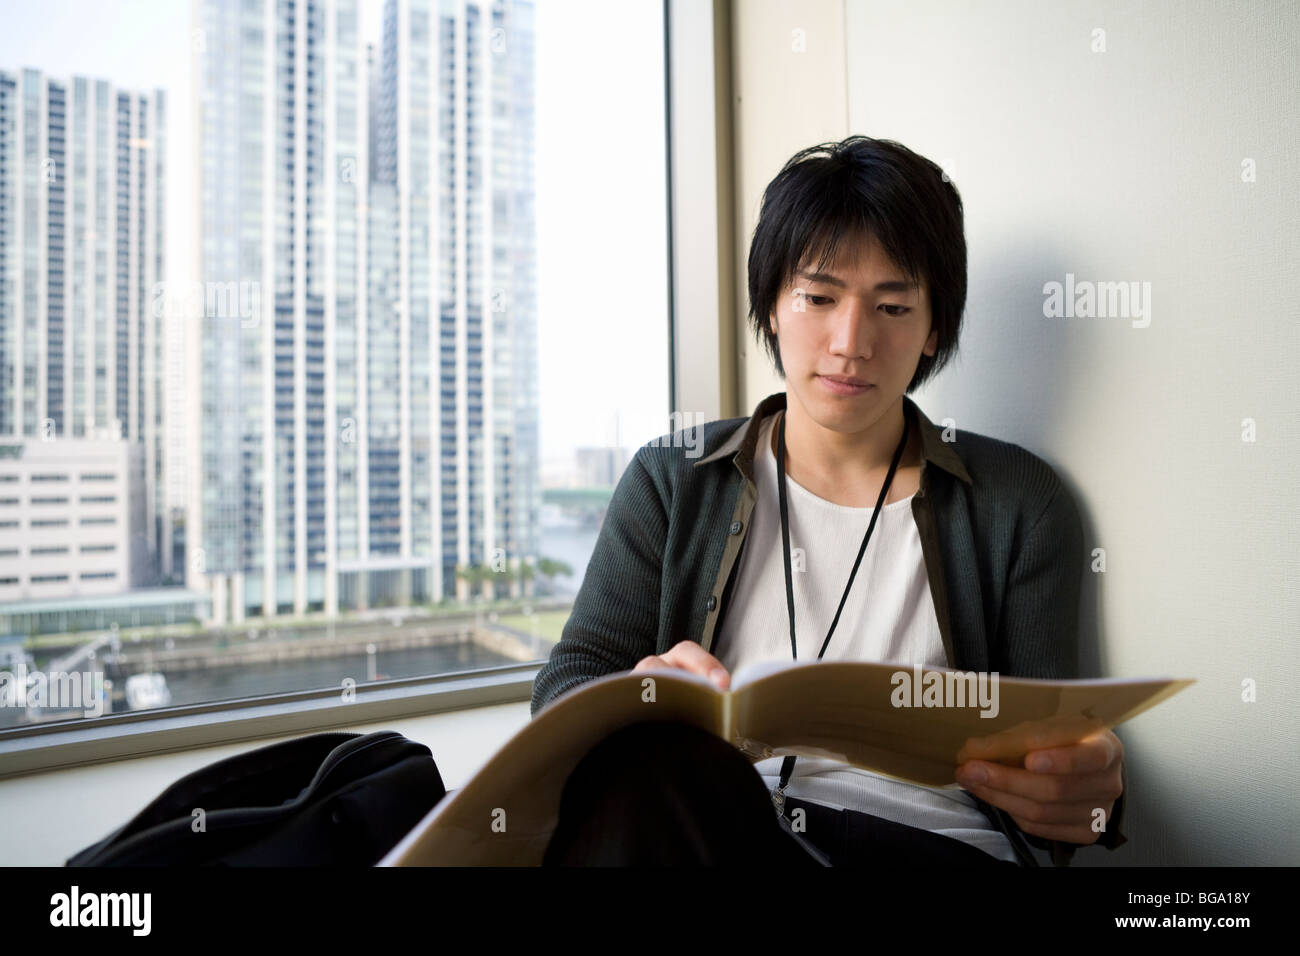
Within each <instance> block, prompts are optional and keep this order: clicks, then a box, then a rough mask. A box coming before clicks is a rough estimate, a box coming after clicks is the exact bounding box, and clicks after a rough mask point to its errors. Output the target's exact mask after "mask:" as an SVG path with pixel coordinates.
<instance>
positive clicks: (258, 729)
mask: <svg viewBox="0 0 1300 956" xmlns="http://www.w3.org/2000/svg"><path fill="white" fill-rule="evenodd" d="M541 666H542V665H541V663H540V662H537V661H534V662H531V663H527V664H510V665H507V666H503V667H488V668H483V669H481V670H475V671H469V672H463V673H456V674H445V675H440V676H435V677H412V678H403V679H399V680H388V681H378V682H375V683H370V684H358V685H357V687H356V688H355V694H354V697H353V699H352V700H351V701H350V702H346V703H345V702H344V701H343V700H342V696H341V691H340V689H339V688H327V689H324V690H317V691H298V692H294V693H289V694H278V695H274V696H268V697H251V698H247V699H245V700H237V701H217V702H214V703H209V704H192V705H188V706H184V707H168V708H164V709H161V710H154V711H145V712H142V713H134V714H132V713H128V714H113V715H112V716H108V717H91V718H85V719H81V720H70V721H58V722H54V723H50V724H45V725H36V726H29V727H17V728H12V729H8V730H4V731H0V780H3V779H5V778H8V777H16V776H21V775H24V774H30V773H39V772H42V771H46V770H57V769H60V768H64V767H76V766H85V765H88V764H96V763H104V762H107V761H112V760H123V759H128V758H132V757H147V756H153V755H156V754H163V753H172V752H175V751H183V750H190V749H194V748H198V747H210V746H215V745H220V744H229V743H237V742H240V741H246V740H255V739H258V738H262V737H277V736H285V735H292V734H309V733H317V732H319V731H323V730H330V729H334V728H338V727H350V726H355V725H357V724H365V723H376V722H381V721H388V720H393V719H396V718H400V717H414V716H427V715H430V714H437V713H445V712H448V711H456V710H466V709H469V708H473V707H485V706H490V705H493V704H506V703H517V702H519V701H526V700H530V699H531V696H532V687H533V680H534V678H536V676H537V672H538V671H539V670H540V669H541Z"/></svg>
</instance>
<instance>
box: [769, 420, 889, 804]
mask: <svg viewBox="0 0 1300 956" xmlns="http://www.w3.org/2000/svg"><path fill="white" fill-rule="evenodd" d="M907 428H908V422H907V415H906V413H904V415H903V437H902V438H901V439H900V440H899V442H898V447H897V448H896V449H894V457H893V459H892V460H891V461H890V463H889V474H888V475H886V476H885V484H884V485H883V486H882V487H881V489H880V497H879V498H877V499H876V510H875V511H873V512H872V514H871V523H870V524H868V525H867V533H866V536H865V537H864V538H863V539H862V547H861V548H859V549H858V559H857V560H856V561H854V562H853V570H852V571H850V572H849V583H848V584H846V585H845V586H844V595H843V597H841V598H840V606H839V607H838V608H837V609H836V610H835V618H834V619H833V620H832V621H831V629H830V630H829V631H827V632H826V640H824V641H822V649H821V650H820V651H818V652H817V659H818V660H821V658H822V655H823V654H825V653H826V648H827V646H828V645H829V644H830V642H831V635H832V634H834V633H835V625H836V624H838V623H839V620H840V612H841V611H843V610H844V603H845V602H846V601H847V600H848V599H849V589H850V588H852V587H853V578H854V577H855V576H856V575H857V573H858V565H860V564H861V563H862V556H863V555H864V554H866V553H867V542H868V541H870V540H871V532H872V531H873V530H875V527H876V518H878V517H879V516H880V508H881V506H882V505H883V504H884V502H885V496H886V495H887V494H888V493H889V486H890V484H891V483H892V482H893V480H894V471H895V470H896V469H897V468H898V463H899V461H900V460H901V459H902V457H903V449H904V448H905V447H906V446H907ZM776 472H777V489H778V492H779V494H780V498H781V545H782V548H781V556H782V557H783V558H784V559H785V603H786V607H787V609H788V610H789V612H790V655H791V657H793V658H794V659H795V660H798V659H799V645H798V644H797V643H796V642H795V637H794V581H793V579H792V577H791V574H790V516H789V511H788V509H787V506H786V503H785V412H782V413H781V422H780V424H779V425H778V426H777V439H776ZM794 761H795V757H794V755H790V756H787V757H786V758H785V759H784V760H782V761H781V782H780V783H779V784H778V785H777V788H776V789H775V790H774V791H772V802H773V803H774V804H775V805H776V812H777V813H778V814H784V812H785V788H786V786H787V785H788V784H789V783H790V774H791V773H792V772H793V771H794Z"/></svg>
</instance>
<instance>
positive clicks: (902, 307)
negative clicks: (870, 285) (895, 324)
mask: <svg viewBox="0 0 1300 956" xmlns="http://www.w3.org/2000/svg"><path fill="white" fill-rule="evenodd" d="M881 308H882V309H898V311H897V312H890V313H888V314H889V315H894V316H898V315H903V314H905V313H907V312H911V311H912V310H911V309H909V308H908V307H907V306H905V305H882V306H881Z"/></svg>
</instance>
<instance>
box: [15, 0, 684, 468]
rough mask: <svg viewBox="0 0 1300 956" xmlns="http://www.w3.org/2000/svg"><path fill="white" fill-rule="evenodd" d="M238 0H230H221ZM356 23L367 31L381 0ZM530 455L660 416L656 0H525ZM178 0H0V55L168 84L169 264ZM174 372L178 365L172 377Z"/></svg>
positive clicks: (629, 436)
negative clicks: (534, 420)
mask: <svg viewBox="0 0 1300 956" xmlns="http://www.w3.org/2000/svg"><path fill="white" fill-rule="evenodd" d="M230 2H238V0H230ZM366 2H367V5H366V7H365V8H364V10H363V15H362V28H363V30H364V31H365V32H366V34H367V36H368V37H373V38H374V39H376V40H377V39H378V31H379V25H380V15H381V11H382V0H366ZM535 6H536V11H537V14H536V16H537V37H536V48H535V62H536V67H537V87H536V92H537V102H536V110H537V114H536V127H535V133H536V147H537V155H536V162H537V166H536V181H537V193H538V194H537V202H536V211H537V229H538V235H537V252H538V263H537V278H538V337H539V352H540V356H539V368H540V373H539V383H540V384H539V388H540V406H541V453H542V457H543V459H544V460H547V459H552V460H554V459H567V458H568V457H569V455H570V454H571V452H572V450H573V449H574V448H576V447H579V446H600V445H612V444H614V443H615V440H616V438H615V436H616V435H617V436H618V441H619V443H620V444H622V445H623V446H624V447H627V448H629V449H635V448H636V447H637V446H639V445H641V444H644V443H645V442H646V441H648V440H649V439H651V438H654V437H655V436H657V435H660V434H663V433H665V432H667V431H668V430H669V419H668V345H667V287H666V275H667V252H666V249H667V235H666V229H667V222H666V208H667V197H666V172H665V146H664V124H665V117H664V102H663V90H664V80H663V26H662V2H661V0H619V3H618V18H617V21H614V20H611V19H610V17H609V9H610V7H609V4H608V2H607V0H536V4H535ZM190 16H191V9H190V3H189V0H41V2H39V3H31V2H29V0H23V2H18V0H0V22H3V23H4V25H5V29H4V30H3V31H0V69H6V70H16V69H22V68H24V67H33V68H36V69H40V70H43V71H44V72H46V73H49V74H53V75H56V76H61V77H65V78H66V77H70V76H72V75H74V74H75V75H83V76H89V77H92V78H94V79H101V78H102V79H108V80H111V81H112V82H113V83H115V84H117V85H118V86H121V87H128V88H143V89H153V88H155V87H161V88H163V89H164V90H166V91H167V93H168V100H169V126H168V130H167V135H168V155H167V167H168V168H167V177H168V216H167V239H166V245H167V259H168V263H169V266H171V267H174V268H173V270H172V272H171V273H170V274H169V278H171V279H174V280H177V281H188V280H189V278H190V276H189V275H188V274H187V272H186V270H185V268H184V267H185V264H187V263H190V262H192V261H193V255H194V243H193V235H194V229H193V226H192V222H191V221H190V220H189V219H188V217H189V216H190V215H191V213H190V209H191V206H192V201H191V200H192V196H193V177H192V173H191V169H192V159H191V154H190V148H191V139H190V138H191V134H192V116H191V109H190V108H189V104H190V103H191V102H192V93H193V90H192V80H191V76H190V50H191V23H190ZM183 380H184V379H182V381H183Z"/></svg>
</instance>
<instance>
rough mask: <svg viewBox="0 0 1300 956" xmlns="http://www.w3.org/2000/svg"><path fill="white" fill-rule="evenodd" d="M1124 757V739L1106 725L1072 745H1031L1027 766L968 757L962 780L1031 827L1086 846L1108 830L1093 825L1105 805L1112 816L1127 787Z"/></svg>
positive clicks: (1043, 834)
mask: <svg viewBox="0 0 1300 956" xmlns="http://www.w3.org/2000/svg"><path fill="white" fill-rule="evenodd" d="M1040 761H1045V763H1042V764H1040ZM1123 761H1124V745H1123V743H1121V742H1120V739H1119V738H1118V737H1116V736H1115V735H1114V734H1113V733H1111V732H1110V731H1109V730H1104V731H1101V732H1099V733H1095V734H1093V735H1091V736H1090V737H1086V738H1084V739H1083V740H1082V741H1080V742H1079V743H1077V744H1075V745H1073V746H1070V747H1052V748H1051V749H1048V750H1033V751H1030V752H1029V753H1027V754H1026V755H1025V761H1024V769H1023V770H1022V769H1021V768H1019V767H1008V766H1006V765H1005V764H999V763H993V762H991V761H984V760H968V761H966V763H964V764H962V765H961V766H960V767H958V768H957V782H958V783H960V784H961V785H962V786H963V787H965V788H966V789H967V790H969V791H970V792H971V793H973V794H974V795H975V796H977V797H979V798H980V799H981V800H983V801H984V802H985V803H988V804H991V805H993V806H995V807H1000V808H1001V809H1003V810H1005V811H1007V813H1009V814H1010V815H1011V819H1013V820H1015V821H1016V825H1017V826H1018V827H1020V829H1021V830H1022V831H1024V832H1025V833H1030V834H1033V835H1034V836H1038V837H1042V838H1043V839H1045V840H1060V841H1062V842H1064V843H1077V844H1080V845H1082V846H1086V845H1088V844H1091V843H1096V842H1097V841H1098V840H1099V839H1100V838H1101V834H1102V832H1103V831H1101V830H1094V829H1093V820H1094V819H1096V811H1097V810H1098V809H1100V810H1101V811H1102V812H1103V813H1104V814H1105V821H1106V822H1109V821H1110V815H1111V810H1112V809H1114V806H1115V801H1116V800H1118V799H1119V795H1120V794H1121V793H1123V792H1124V784H1123V779H1122V777H1121V773H1120V769H1121V766H1122V764H1123ZM979 769H982V770H984V772H985V773H986V775H987V778H986V779H985V780H984V781H979V780H976V779H975V778H974V777H972V776H971V773H972V772H974V771H977V770H979Z"/></svg>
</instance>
